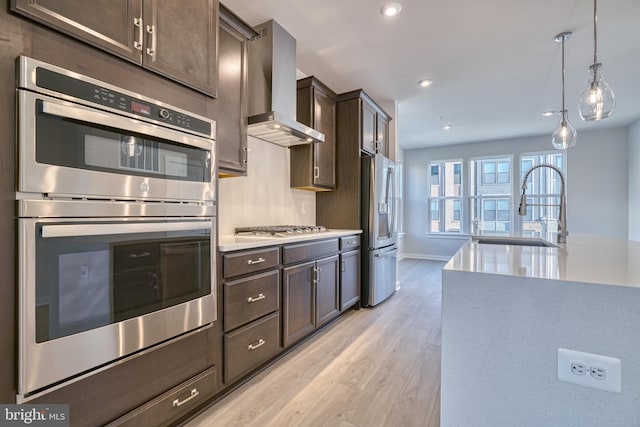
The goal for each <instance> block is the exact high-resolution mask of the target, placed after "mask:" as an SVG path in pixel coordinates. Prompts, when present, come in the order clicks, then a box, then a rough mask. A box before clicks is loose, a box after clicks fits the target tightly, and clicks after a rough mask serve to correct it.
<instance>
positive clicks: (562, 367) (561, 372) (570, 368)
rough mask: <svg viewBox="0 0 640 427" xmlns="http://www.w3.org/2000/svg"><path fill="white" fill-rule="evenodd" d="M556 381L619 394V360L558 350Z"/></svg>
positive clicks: (620, 370)
mask: <svg viewBox="0 0 640 427" xmlns="http://www.w3.org/2000/svg"><path fill="white" fill-rule="evenodd" d="M558 379H559V380H560V381H566V382H569V383H573V384H578V385H583V386H586V387H593V388H597V389H600V390H605V391H611V392H614V393H620V392H621V391H622V385H621V383H622V367H621V364H620V359H616V358H614V357H609V356H601V355H599V354H592V353H583V352H581V351H575V350H567V349H566V348H559V349H558Z"/></svg>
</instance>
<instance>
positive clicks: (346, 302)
mask: <svg viewBox="0 0 640 427" xmlns="http://www.w3.org/2000/svg"><path fill="white" fill-rule="evenodd" d="M358 301H360V251H359V250H355V251H351V252H346V253H342V254H340V311H344V310H346V309H348V308H350V307H352V306H353V305H354V304H356V303H357V302H358Z"/></svg>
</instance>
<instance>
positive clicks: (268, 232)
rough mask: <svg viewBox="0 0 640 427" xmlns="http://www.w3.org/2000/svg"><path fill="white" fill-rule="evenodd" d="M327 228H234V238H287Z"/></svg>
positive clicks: (290, 226) (318, 231)
mask: <svg viewBox="0 0 640 427" xmlns="http://www.w3.org/2000/svg"><path fill="white" fill-rule="evenodd" d="M323 231H327V228H326V227H324V226H322V225H263V226H258V227H236V230H235V234H236V236H276V237H287V236H294V235H296V234H305V233H322V232H323Z"/></svg>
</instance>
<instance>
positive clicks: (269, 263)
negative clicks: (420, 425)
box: [223, 247, 280, 278]
mask: <svg viewBox="0 0 640 427" xmlns="http://www.w3.org/2000/svg"><path fill="white" fill-rule="evenodd" d="M223 264H224V265H223V272H224V277H225V278H228V277H234V276H240V275H242V274H248V273H254V272H256V271H262V270H268V269H270V268H273V267H277V266H278V264H280V248H277V247H276V248H268V249H259V250H255V251H242V252H237V253H227V254H224V256H223Z"/></svg>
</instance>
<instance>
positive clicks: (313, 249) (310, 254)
mask: <svg viewBox="0 0 640 427" xmlns="http://www.w3.org/2000/svg"><path fill="white" fill-rule="evenodd" d="M338 251H339V244H338V239H331V240H322V241H320V242H310V243H301V244H297V245H287V246H285V247H284V248H283V249H282V258H283V263H284V264H294V263H296V262H301V261H306V260H310V259H317V258H322V257H324V256H327V255H333V254H335V253H337V252H338Z"/></svg>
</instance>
